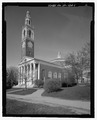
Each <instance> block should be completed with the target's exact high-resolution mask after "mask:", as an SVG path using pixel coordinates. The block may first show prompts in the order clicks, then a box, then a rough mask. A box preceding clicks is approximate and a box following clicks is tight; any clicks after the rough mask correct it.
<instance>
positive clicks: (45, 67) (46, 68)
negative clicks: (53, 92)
mask: <svg viewBox="0 0 97 120" xmlns="http://www.w3.org/2000/svg"><path fill="white" fill-rule="evenodd" d="M49 71H51V72H52V73H54V72H57V78H58V73H61V79H63V78H64V73H63V72H62V69H61V68H57V67H52V66H48V65H43V64H41V65H40V79H43V72H44V76H45V80H46V79H48V72H49ZM52 78H53V74H52Z"/></svg>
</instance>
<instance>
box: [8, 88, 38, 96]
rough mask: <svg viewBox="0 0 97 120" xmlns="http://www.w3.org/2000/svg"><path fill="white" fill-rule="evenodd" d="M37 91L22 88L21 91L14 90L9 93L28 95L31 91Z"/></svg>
mask: <svg viewBox="0 0 97 120" xmlns="http://www.w3.org/2000/svg"><path fill="white" fill-rule="evenodd" d="M35 91H37V89H32V88H31V89H27V90H25V89H22V90H21V91H15V92H11V93H10V94H16V95H28V94H32V93H33V92H35Z"/></svg>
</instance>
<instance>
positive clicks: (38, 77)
mask: <svg viewBox="0 0 97 120" xmlns="http://www.w3.org/2000/svg"><path fill="white" fill-rule="evenodd" d="M38 79H40V63H38Z"/></svg>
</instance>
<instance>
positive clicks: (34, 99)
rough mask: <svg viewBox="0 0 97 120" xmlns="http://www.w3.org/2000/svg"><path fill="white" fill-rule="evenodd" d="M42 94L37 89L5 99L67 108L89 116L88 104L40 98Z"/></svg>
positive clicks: (41, 90) (40, 90)
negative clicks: (28, 93)
mask: <svg viewBox="0 0 97 120" xmlns="http://www.w3.org/2000/svg"><path fill="white" fill-rule="evenodd" d="M43 92H44V90H43V89H39V90H37V91H36V92H34V93H32V94H30V95H15V94H12V93H11V94H7V97H8V98H9V99H16V100H19V101H25V102H30V103H40V104H46V105H50V106H61V107H69V108H71V109H72V110H74V111H75V112H76V113H78V114H83V113H84V114H90V102H85V101H78V100H64V99H59V98H53V97H45V96H41V94H42V93H43Z"/></svg>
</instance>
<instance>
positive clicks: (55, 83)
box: [44, 79, 61, 93]
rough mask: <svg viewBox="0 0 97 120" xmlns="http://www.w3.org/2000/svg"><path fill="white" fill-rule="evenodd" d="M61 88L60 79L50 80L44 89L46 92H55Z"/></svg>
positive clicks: (46, 82)
mask: <svg viewBox="0 0 97 120" xmlns="http://www.w3.org/2000/svg"><path fill="white" fill-rule="evenodd" d="M60 88H61V81H60V80H59V79H48V80H46V81H45V83H44V89H45V91H46V92H48V93H49V92H54V91H57V90H59V89H60Z"/></svg>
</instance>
